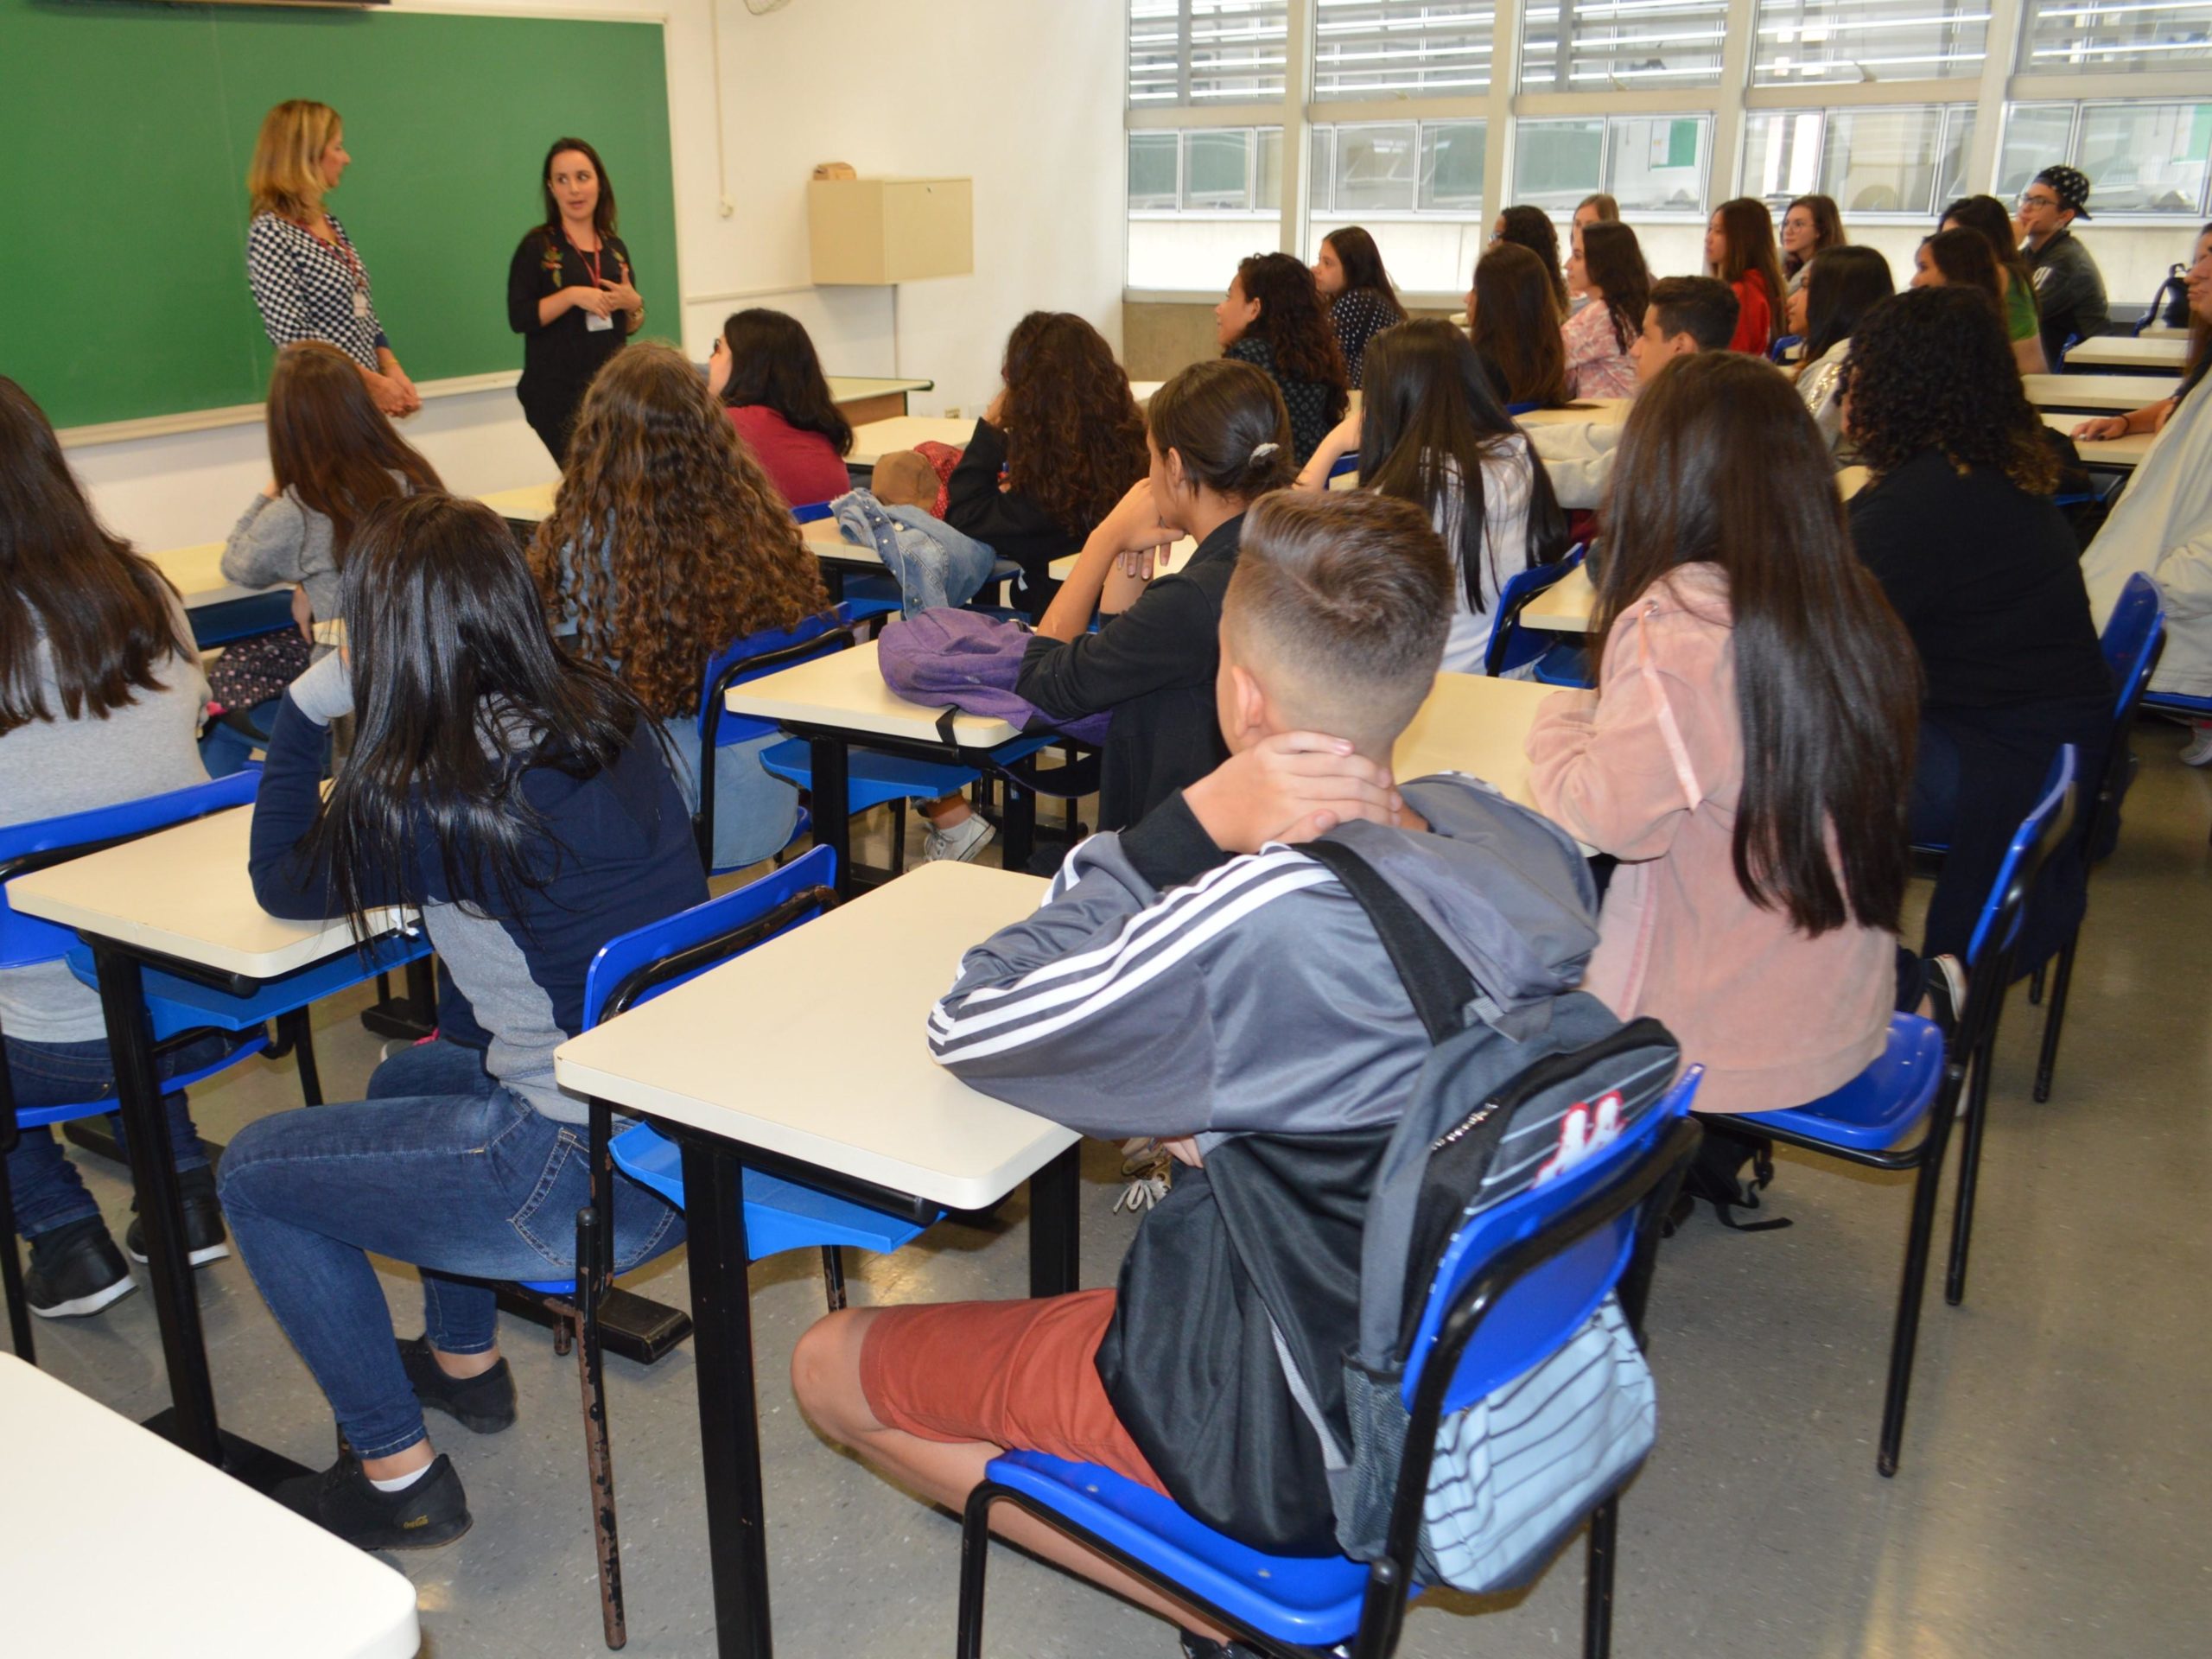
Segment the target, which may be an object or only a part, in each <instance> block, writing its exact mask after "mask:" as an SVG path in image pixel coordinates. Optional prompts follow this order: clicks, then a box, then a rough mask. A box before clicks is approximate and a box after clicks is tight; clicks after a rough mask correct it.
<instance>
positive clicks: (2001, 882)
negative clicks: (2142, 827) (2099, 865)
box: [1966, 743, 2078, 986]
mask: <svg viewBox="0 0 2212 1659" xmlns="http://www.w3.org/2000/svg"><path fill="white" fill-rule="evenodd" d="M2077 764H2078V758H2077V756H2076V754H2075V749H2074V746H2073V745H2072V744H2071V743H2063V744H2061V745H2060V746H2059V749H2058V753H2057V755H2056V758H2054V759H2053V760H2052V761H2051V763H2050V775H2049V776H2048V777H2046V778H2045V779H2044V785H2043V790H2044V792H2043V798H2042V799H2041V800H2039V801H2037V803H2036V804H2035V805H2034V806H2033V807H2031V809H2029V811H2028V816H2027V817H2024V818H2023V819H2021V820H2020V827H2019V828H2018V829H2015V830H2014V831H2013V832H2012V843H2011V844H2010V845H2009V846H2007V847H2006V848H2005V861H2004V862H2003V863H2001V864H1999V866H1998V867H1997V879H1996V880H1994V881H1993V882H1992V883H1990V887H1989V897H1988V898H1987V899H1984V900H1983V901H1982V906H1981V914H1980V916H1979V917H1977V918H1975V919H1974V938H1972V940H1971V941H1970V942H1969V943H1968V944H1967V964H1966V965H1967V982H1968V985H1969V986H1971V985H1972V983H1973V982H1974V979H1975V978H1976V977H1977V976H1979V975H1980V973H1981V971H1982V963H1983V957H1984V952H1985V950H1988V949H1990V948H1995V949H1997V950H2009V949H2011V948H2012V944H2013V943H2014V941H2016V940H2017V939H2018V938H2019V936H2020V921H2021V918H2023V917H2024V915H2026V913H2027V898H2028V890H2029V888H2030V887H2032V886H2033V885H2034V882H2035V878H2036V875H2037V872H2038V871H2040V870H2041V869H2042V868H2043V861H2044V859H2045V858H2047V857H2049V856H2050V852H2051V849H2052V848H2053V847H2054V846H2056V844H2057V841H2058V837H2059V835H2060V833H2061V831H2062V830H2063V820H2065V819H2068V818H2070V817H2072V816H2073V814H2072V811H2071V807H2072V804H2073V797H2074V772H2075V766H2076V765H2077Z"/></svg>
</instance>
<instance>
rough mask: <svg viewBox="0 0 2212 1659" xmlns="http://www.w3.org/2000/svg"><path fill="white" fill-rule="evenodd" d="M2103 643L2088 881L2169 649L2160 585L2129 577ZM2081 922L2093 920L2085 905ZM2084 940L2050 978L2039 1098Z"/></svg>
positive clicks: (2037, 984)
mask: <svg viewBox="0 0 2212 1659" xmlns="http://www.w3.org/2000/svg"><path fill="white" fill-rule="evenodd" d="M2099 643H2100V644H2101V645H2102V646H2103V648H2104V658H2105V666H2106V668H2107V669H2108V670H2110V671H2111V673H2112V683H2113V693H2114V696H2113V720H2112V741H2110V742H2109V743H2107V745H2106V746H2105V766H2104V772H2103V773H2102V774H2101V776H2100V777H2099V778H2098V779H2097V790H2096V793H2095V794H2094V795H2092V796H2090V797H2089V804H2088V810H2086V811H2084V812H2083V814H2082V836H2081V845H2082V860H2083V871H2082V880H2083V882H2084V884H2085V885H2086V883H2087V881H2088V877H2089V876H2090V875H2091V874H2094V873H2095V870H2096V858H2097V848H2098V846H2099V845H2100V844H2101V837H2102V836H2103V834H2104V828H2105V819H2106V817H2107V814H2110V813H2114V812H2117V811H2119V810H2120V797H2121V796H2123V795H2125V794H2126V792H2127V731H2128V728H2129V727H2131V726H2133V724H2134V723H2135V712H2136V709H2138V708H2139V706H2140V705H2141V703H2142V702H2143V691H2144V688H2145V686H2146V685H2148V684H2149V683H2150V681H2151V672H2152V670H2153V669H2154V668H2156V667H2157V666H2158V654H2159V652H2161V651H2163V650H2164V647H2165V643H2166V612H2165V607H2164V604H2162V603H2161V602H2160V600H2159V595H2158V583H2156V582H2152V580H2151V578H2150V577H2148V576H2146V575H2143V574H2142V573H2141V572H2137V573H2136V574H2135V575H2132V576H2130V577H2129V578H2128V579H2127V585H2126V587H2124V588H2121V589H2120V602H2119V603H2118V604H2116V605H2114V606H2113V611H2112V614H2111V615H2110V616H2109V617H2107V618H2106V619H2105V631H2104V633H2103V635H2102V637H2101V640H2100V642H2099ZM2087 921H2088V912H2087V910H2086V909H2085V910H2084V911H2083V912H2082V922H2084V923H2086V922H2087ZM2081 943H2082V925H2081V924H2079V923H2077V924H2076V925H2075V928H2074V931H2072V932H2071V933H2069V934H2068V935H2067V936H2066V943H2065V944H2062V945H2060V946H2059V947H2058V962H2057V965H2056V968H2055V969H2053V971H2052V974H2051V979H2050V1003H2049V1005H2048V1006H2047V1007H2045V1009H2044V1025H2043V1048H2042V1051H2041V1052H2040V1053H2038V1054H2037V1057H2036V1086H2035V1097H2036V1099H2037V1101H2046V1100H2049V1099H2050V1079H2051V1074H2052V1073H2053V1072H2054V1071H2056V1069H2057V1066H2058V1035H2059V1032H2060V1030H2061V1029H2062V1028H2063V1027H2064V1025H2065V1023H2066V993H2067V991H2068V989H2069V988H2070V987H2071V986H2072V984H2073V982H2074V953H2075V949H2076V947H2078V946H2079V945H2080V944H2081ZM2042 983H2043V975H2042V972H2041V970H2040V969H2038V970H2037V974H2036V976H2035V978H2034V979H2033V980H2032V981H2031V982H2030V984H2029V990H2028V997H2029V1001H2039V1000H2040V995H2039V994H2040V992H2041V989H2042Z"/></svg>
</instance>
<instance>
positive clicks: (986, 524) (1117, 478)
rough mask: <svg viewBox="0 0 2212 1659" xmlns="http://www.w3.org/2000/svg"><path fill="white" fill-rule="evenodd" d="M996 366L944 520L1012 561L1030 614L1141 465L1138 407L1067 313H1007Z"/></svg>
mask: <svg viewBox="0 0 2212 1659" xmlns="http://www.w3.org/2000/svg"><path fill="white" fill-rule="evenodd" d="M1300 269H1301V270H1302V269H1303V267H1302V266H1301V267H1300ZM1000 372H1001V375H1002V377H1003V378H1004V381H1005V384H1004V385H1002V386H1001V388H1000V390H999V393H998V396H996V397H994V398H992V399H991V406H990V407H989V409H988V410H985V411H984V413H983V417H982V419H981V420H979V421H977V422H976V430H975V432H974V434H973V435H970V437H969V440H968V448H966V449H965V450H964V451H963V453H962V454H961V457H960V464H959V465H958V466H957V467H954V468H953V470H952V476H951V477H950V478H949V479H947V480H945V507H944V522H945V523H946V524H950V525H951V526H952V527H953V528H954V529H955V530H957V531H959V532H960V533H961V534H962V535H963V536H970V537H974V538H975V539H976V540H977V541H979V542H982V543H985V544H986V545H988V547H989V548H990V550H991V551H992V552H994V553H995V554H997V555H998V556H999V557H1001V558H1002V559H1011V560H1012V561H1014V563H1016V564H1018V565H1020V567H1021V582H1020V586H1019V587H1018V588H1016V590H1015V591H1016V594H1017V597H1018V599H1019V601H1020V605H1021V607H1022V609H1024V610H1025V611H1027V612H1028V613H1029V614H1030V615H1031V616H1032V617H1038V616H1042V615H1043V614H1044V613H1045V607H1046V605H1048V604H1050V603H1051V602H1052V590H1053V587H1054V585H1055V584H1054V582H1053V581H1052V561H1053V560H1055V559H1064V558H1065V557H1066V556H1068V555H1069V554H1071V553H1073V552H1075V551H1077V550H1078V549H1080V548H1081V547H1082V546H1083V542H1084V537H1086V536H1088V535H1090V532H1091V531H1092V530H1093V529H1095V528H1096V526H1097V524H1098V523H1099V521H1100V520H1102V519H1103V518H1105V517H1106V515H1107V514H1108V513H1109V512H1113V510H1114V504H1115V503H1116V501H1119V500H1120V499H1122V494H1123V493H1124V492H1126V491H1127V490H1128V487H1129V486H1130V485H1132V484H1134V483H1135V482H1136V481H1137V480H1139V479H1141V478H1142V477H1143V476H1144V471H1145V454H1144V416H1143V414H1142V412H1141V411H1140V410H1138V408H1137V400H1136V399H1135V397H1133V396H1131V395H1130V392H1129V377H1128V374H1127V373H1125V372H1123V371H1122V365H1120V364H1119V363H1116V361H1115V360H1114V348H1113V347H1112V346H1109V345H1108V344H1107V343H1106V339H1105V336H1104V335H1103V334H1100V333H1099V332H1098V331H1097V330H1096V328H1094V327H1091V326H1090V324H1089V323H1088V322H1085V321H1084V320H1083V319H1082V318H1081V317H1078V316H1076V315H1073V314H1072V313H1070V312H1066V311H1032V312H1031V313H1030V314H1029V315H1027V316H1026V317H1024V318H1022V320H1021V321H1020V322H1017V323H1016V324H1014V332H1013V333H1012V334H1009V335H1007V342H1006V359H1005V361H1004V362H1003V363H1002V364H1001V370H1000Z"/></svg>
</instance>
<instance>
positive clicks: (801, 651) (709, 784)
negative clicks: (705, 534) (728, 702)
mask: <svg viewBox="0 0 2212 1659" xmlns="http://www.w3.org/2000/svg"><path fill="white" fill-rule="evenodd" d="M853 644H854V639H853V630H852V627H851V626H850V625H849V624H845V623H841V624H839V625H838V626H836V627H831V628H824V629H823V631H822V632H820V633H817V634H816V635H815V636H814V637H813V638H812V639H802V640H800V641H799V642H798V644H797V645H783V646H779V647H778V648H777V649H776V650H774V651H765V652H760V654H759V655H758V656H754V657H742V658H739V659H738V660H737V661H736V662H734V663H732V664H730V665H729V666H728V668H726V669H724V670H723V671H721V673H720V674H718V675H716V676H715V683H713V685H711V686H709V688H708V690H707V709H706V715H707V725H706V729H705V730H704V731H703V732H702V733H701V734H700V736H699V810H697V811H696V812H694V813H693V814H692V815H691V835H692V839H693V840H694V841H696V842H697V843H698V847H699V864H700V868H702V869H705V870H709V871H712V870H713V868H715V748H716V746H717V744H718V742H719V741H720V739H721V728H722V700H723V697H724V696H725V695H726V694H727V693H728V690H729V689H730V687H732V686H733V685H735V684H736V683H738V682H739V681H740V680H741V679H748V678H753V677H758V676H760V675H764V674H772V673H774V672H775V671H777V670H778V669H784V668H791V667H793V666H794V665H796V664H799V663H806V662H811V661H813V660H814V658H817V657H823V656H827V655H828V654H829V652H832V651H845V650H848V649H849V648H850V647H851V646H852V645H853ZM894 807H895V810H896V813H897V817H898V820H899V834H898V835H897V836H895V837H894V838H893V842H892V844H893V847H894V848H903V847H904V846H905V844H906V835H905V830H906V802H904V801H899V802H896V803H894ZM894 856H896V855H895V854H894Z"/></svg>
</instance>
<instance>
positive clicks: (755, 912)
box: [584, 847, 837, 1031]
mask: <svg viewBox="0 0 2212 1659" xmlns="http://www.w3.org/2000/svg"><path fill="white" fill-rule="evenodd" d="M836 883H837V855H836V853H834V852H832V851H831V850H830V849H829V848H827V847H817V848H816V849H814V850H813V851H812V852H810V853H809V854H808V855H806V856H805V857H804V858H798V859H793V860H792V861H791V862H790V863H788V864H786V865H785V866H784V868H781V869H780V870H776V871H773V872H772V873H771V874H767V875H764V876H762V877H761V878H760V880H757V881H748V882H747V883H746V884H745V885H744V886H743V887H737V888H734V889H733V890H732V891H730V892H728V893H724V894H722V895H721V898H719V899H708V900H707V902H706V903H705V904H703V905H694V906H691V908H690V909H689V910H680V911H678V912H677V913H676V914H675V915H673V916H665V917H663V918H661V919H660V920H659V921H657V922H651V923H648V924H647V925H645V926H644V927H639V928H633V929H632V930H631V931H629V932H627V933H625V934H622V935H620V937H619V938H612V939H609V940H608V941H607V943H606V944H602V945H601V946H600V947H599V952H598V954H597V955H595V956H594V957H592V959H591V965H590V966H589V967H588V968H587V969H585V970H584V1029H585V1030H587V1031H588V1030H590V1029H591V1028H592V1027H594V1026H595V1025H597V1024H598V1023H599V1021H600V1016H601V1014H602V1013H604V1012H605V1010H606V1007H607V1001H608V999H609V998H611V997H612V996H613V995H614V994H615V993H616V992H617V991H619V990H620V989H621V988H622V987H623V985H624V984H625V983H626V982H627V981H628V980H629V979H630V977H631V976H632V975H633V974H635V973H637V971H638V970H639V969H641V968H648V967H651V966H652V964H653V963H658V962H664V961H665V960H666V959H667V958H669V957H672V956H674V955H676V954H677V952H678V951H682V950H690V948H691V947H692V946H694V945H696V944H704V943H705V942H706V941H708V940H709V939H713V938H718V937H720V936H721V935H722V934H725V933H730V932H734V931H736V930H738V929H740V928H742V927H746V926H747V925H751V924H753V923H754V922H758V921H760V920H763V919H764V918H766V917H768V916H770V915H772V914H773V913H774V912H775V911H776V909H777V907H778V906H780V905H782V904H784V903H785V901H786V900H789V899H795V898H797V897H798V895H799V894H801V893H804V892H806V891H807V889H809V888H810V887H823V888H832V887H836ZM815 914H817V910H816V909H814V908H806V909H802V910H800V911H799V912H798V913H796V914H795V915H793V916H792V917H791V920H790V923H789V926H791V927H797V926H798V925H799V924H800V923H801V922H804V921H806V920H808V919H810V918H811V917H813V916H814V915H815ZM784 931H786V929H785V928H778V929H776V930H775V931H774V932H769V933H764V934H763V935H762V936H761V937H760V938H757V939H754V940H753V941H751V942H750V943H749V944H746V945H745V946H744V947H743V949H741V950H732V951H728V952H725V953H723V954H721V955H719V956H716V957H713V958H712V959H710V960H708V961H703V962H701V963H698V965H697V966H696V967H694V968H693V969H691V970H690V972H689V973H684V974H680V975H676V976H671V978H669V979H668V980H666V981H665V982H662V983H660V984H658V985H654V986H652V988H649V989H647V990H645V991H644V992H642V993H640V994H639V995H638V996H636V997H635V998H634V999H632V1002H631V1006H632V1007H636V1006H637V1005H638V1004H639V1003H643V1002H650V1001H652V999H653V998H655V997H657V996H658V995H660V994H661V993H662V992H663V991H667V990H672V989H674V988H676V987H677V986H678V985H681V984H683V982H685V981H686V980H690V979H696V978H697V977H698V976H700V975H701V974H703V973H705V972H706V971H707V970H708V969H710V968H713V967H715V966H716V965H717V964H719V963H724V962H727V961H728V960H729V958H730V957H732V956H742V955H743V954H744V953H745V951H746V950H751V949H752V948H753V946H754V945H757V944H766V943H767V941H768V940H769V939H772V938H775V937H776V936H777V934H778V933H781V932H784Z"/></svg>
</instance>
